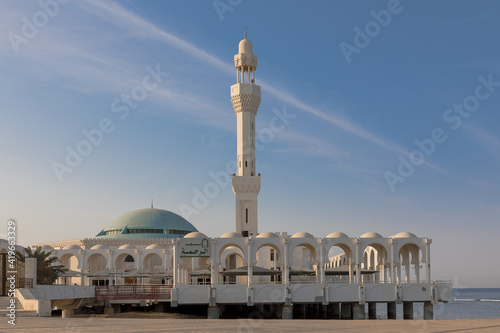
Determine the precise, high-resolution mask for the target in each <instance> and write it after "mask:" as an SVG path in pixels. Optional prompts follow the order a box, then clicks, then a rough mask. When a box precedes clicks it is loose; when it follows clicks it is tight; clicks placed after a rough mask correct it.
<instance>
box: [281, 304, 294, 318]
mask: <svg viewBox="0 0 500 333" xmlns="http://www.w3.org/2000/svg"><path fill="white" fill-rule="evenodd" d="M281 319H293V308H292V307H291V306H289V305H283V307H282V309H281Z"/></svg>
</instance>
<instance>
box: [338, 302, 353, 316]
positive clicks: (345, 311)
mask: <svg viewBox="0 0 500 333" xmlns="http://www.w3.org/2000/svg"><path fill="white" fill-rule="evenodd" d="M340 309H341V315H340V319H352V303H342V304H341V305H340Z"/></svg>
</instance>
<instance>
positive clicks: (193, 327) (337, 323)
mask: <svg viewBox="0 0 500 333" xmlns="http://www.w3.org/2000/svg"><path fill="white" fill-rule="evenodd" d="M144 319H146V318H127V317H125V316H123V317H121V318H105V317H80V318H78V317H75V318H65V319H63V318H58V317H49V318H44V317H19V318H17V320H16V325H15V326H12V325H9V324H8V323H7V318H3V320H2V322H1V323H0V331H1V332H15V331H17V332H19V330H20V329H23V330H25V331H28V330H30V331H31V330H34V331H36V332H47V333H48V332H51V333H52V332H162V331H167V330H168V331H176V332H194V331H196V332H221V331H223V332H259V333H262V332H331V331H332V330H334V331H335V330H341V331H346V330H349V331H353V332H361V331H368V330H369V332H370V333H376V332H403V331H404V332H443V333H444V332H467V331H472V330H480V332H481V333H484V332H499V331H500V318H493V319H443V320H314V319H295V320H278V319H277V320H273V319H266V320H258V319H197V320H191V319H170V318H167V319H164V318H155V320H144Z"/></svg>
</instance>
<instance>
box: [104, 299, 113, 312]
mask: <svg viewBox="0 0 500 333" xmlns="http://www.w3.org/2000/svg"><path fill="white" fill-rule="evenodd" d="M113 313H115V312H114V310H113V307H112V306H111V302H110V301H105V302H104V314H113Z"/></svg>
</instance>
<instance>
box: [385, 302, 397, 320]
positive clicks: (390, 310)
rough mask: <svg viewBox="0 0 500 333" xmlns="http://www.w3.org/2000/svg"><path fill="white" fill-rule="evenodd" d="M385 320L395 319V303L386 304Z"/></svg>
mask: <svg viewBox="0 0 500 333" xmlns="http://www.w3.org/2000/svg"><path fill="white" fill-rule="evenodd" d="M387 319H396V302H388V303H387Z"/></svg>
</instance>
